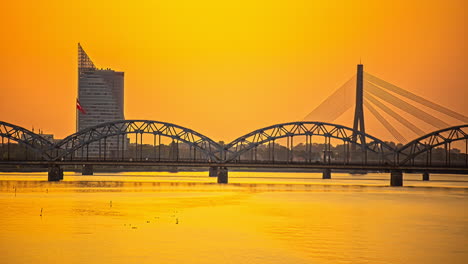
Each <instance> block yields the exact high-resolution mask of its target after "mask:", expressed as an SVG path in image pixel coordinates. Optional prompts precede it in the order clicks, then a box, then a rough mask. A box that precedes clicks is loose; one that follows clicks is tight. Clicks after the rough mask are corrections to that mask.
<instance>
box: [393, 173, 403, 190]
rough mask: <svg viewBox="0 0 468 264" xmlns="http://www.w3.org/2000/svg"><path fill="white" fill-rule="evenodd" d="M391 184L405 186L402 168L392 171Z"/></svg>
mask: <svg viewBox="0 0 468 264" xmlns="http://www.w3.org/2000/svg"><path fill="white" fill-rule="evenodd" d="M390 186H392V187H397V186H403V172H402V171H401V170H394V171H391V172H390Z"/></svg>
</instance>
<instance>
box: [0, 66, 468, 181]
mask: <svg viewBox="0 0 468 264" xmlns="http://www.w3.org/2000/svg"><path fill="white" fill-rule="evenodd" d="M352 80H354V78H353V79H352ZM350 83H351V82H350V81H348V82H347V83H346V84H345V85H344V86H343V87H341V88H340V89H338V90H337V91H336V92H335V93H334V94H332V95H331V96H330V97H329V98H327V99H326V100H325V101H324V102H323V103H322V104H321V105H319V106H318V107H317V108H316V109H315V110H314V111H313V112H312V113H311V114H309V115H308V117H307V118H311V117H315V116H320V115H322V116H324V115H325V116H327V117H326V118H328V119H336V118H337V117H338V116H340V115H341V114H343V113H344V112H345V111H346V110H348V109H349V108H350V104H339V106H340V107H336V106H337V104H336V101H337V100H338V99H339V98H342V97H343V96H342V95H343V94H344V93H349V87H350ZM369 87H370V88H369ZM387 90H390V91H391V93H390V92H388V91H387ZM395 94H398V95H401V96H404V97H405V98H408V99H410V100H413V101H415V102H418V103H420V104H423V105H425V106H427V107H429V108H431V109H433V110H435V111H438V112H439V113H442V114H445V115H448V116H450V117H451V118H454V119H457V120H459V121H462V122H465V123H468V122H467V121H468V118H467V117H465V116H463V115H460V114H458V113H455V112H453V111H451V110H449V109H447V108H445V107H442V106H440V105H437V104H435V103H432V102H429V101H427V100H426V99H424V98H422V97H419V96H417V95H414V94H412V93H410V92H408V91H406V90H403V89H401V88H398V87H396V86H394V85H391V84H389V83H387V82H385V81H383V80H380V79H378V78H377V77H374V76H372V75H370V74H367V73H364V71H363V66H362V65H358V73H357V76H356V96H355V99H356V101H355V102H356V103H355V115H354V123H353V128H350V127H346V126H342V125H338V124H333V123H326V122H316V121H297V122H290V123H282V124H276V125H273V126H269V127H265V128H261V129H257V130H255V131H252V132H250V133H248V134H246V135H243V136H241V137H239V138H237V139H235V140H234V141H232V142H230V143H228V144H224V143H221V142H220V143H218V142H215V141H214V140H212V139H210V138H209V137H207V136H204V135H202V134H200V133H198V132H196V131H193V130H191V129H189V128H185V127H182V126H178V125H175V124H171V123H166V122H159V121H151V120H119V121H113V122H108V123H103V124H99V125H97V126H94V127H89V128H86V129H83V130H81V131H78V132H76V133H74V134H72V135H69V136H67V137H66V138H64V139H63V140H61V141H59V142H51V141H49V140H47V139H46V138H44V137H43V136H41V135H40V134H36V133H34V132H32V131H29V130H27V129H25V128H23V127H20V126H16V125H14V124H10V123H7V122H1V121H0V137H1V140H2V141H1V147H0V166H3V167H5V166H36V167H37V166H42V167H47V168H48V169H49V180H61V179H63V167H64V166H65V167H66V166H69V165H80V166H83V169H82V172H83V174H84V175H89V174H93V166H116V165H118V166H159V167H160V168H161V167H164V168H174V167H183V166H186V167H209V168H210V171H209V174H210V176H217V177H218V182H219V183H227V182H228V168H237V167H242V168H254V169H262V168H278V169H279V168H291V169H304V170H305V169H315V170H321V171H323V178H324V179H327V178H330V177H331V172H332V171H342V172H366V171H377V172H390V173H391V177H390V179H391V180H390V183H391V185H392V186H402V184H403V173H404V172H412V173H422V174H423V180H429V174H430V173H452V174H457V173H459V174H468V154H467V153H468V124H464V125H458V126H450V125H449V124H448V123H446V122H445V121H442V120H441V119H439V118H437V117H434V116H432V115H430V114H428V113H427V112H424V111H422V110H420V109H419V108H417V107H415V106H413V104H410V103H408V102H406V101H404V100H402V99H400V98H398V97H397V96H396V95H395ZM348 97H349V96H348ZM337 98H338V99H337ZM378 99H381V100H383V101H386V102H387V103H389V104H391V105H393V106H396V107H398V108H400V109H401V110H403V111H405V112H407V113H409V114H411V115H413V116H414V117H416V118H418V119H420V120H422V121H424V122H426V123H427V124H429V125H431V126H434V127H435V128H436V130H435V131H433V132H431V133H427V134H424V132H423V130H422V129H420V128H418V127H416V126H415V125H414V123H413V122H411V121H409V120H407V119H405V118H404V117H402V116H400V115H399V114H397V112H396V111H394V110H392V109H391V108H390V107H388V106H387V105H386V104H384V103H382V102H381V101H379V100H378ZM330 106H332V107H330ZM364 106H365V107H366V108H367V109H368V110H369V111H370V113H372V114H373V115H374V116H375V117H376V118H377V120H379V121H381V123H382V125H383V126H384V127H385V128H387V129H388V131H389V132H390V133H391V134H392V135H393V136H394V137H395V138H396V139H397V141H398V142H399V143H406V144H399V145H396V144H394V143H391V142H384V141H383V140H380V139H378V138H376V137H373V136H371V135H369V134H367V133H366V131H365V124H364V110H363V107H364ZM374 106H375V107H377V108H379V109H380V110H382V111H383V112H385V113H386V114H388V115H389V116H391V117H393V118H395V119H397V120H398V122H399V123H401V124H402V125H404V126H405V127H407V128H408V129H409V130H411V131H412V132H414V133H415V134H417V135H418V136H417V138H416V139H414V140H412V141H409V142H408V141H407V140H406V138H405V137H403V136H402V135H401V133H399V132H398V129H396V128H395V127H393V126H392V125H390V122H389V121H388V120H387V119H386V118H384V117H383V116H382V115H381V114H380V113H379V112H378V111H377V110H376V109H375V108H374ZM327 108H328V109H332V110H329V111H327V110H326V109H327ZM110 138H113V140H109V139H110ZM130 138H132V139H134V142H133V143H132V144H129V143H128V142H129V139H130ZM108 141H109V142H114V145H110V144H109V143H108ZM115 142H116V143H117V145H115ZM294 142H296V144H294ZM454 144H458V145H457V146H464V153H463V149H462V150H460V149H457V148H454V147H453V145H454ZM90 146H93V147H92V148H91V147H90Z"/></svg>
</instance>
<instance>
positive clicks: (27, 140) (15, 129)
mask: <svg viewBox="0 0 468 264" xmlns="http://www.w3.org/2000/svg"><path fill="white" fill-rule="evenodd" d="M0 137H1V138H2V142H1V143H2V146H4V145H5V144H8V148H9V143H10V141H11V140H12V141H15V142H17V143H18V144H20V145H23V146H25V147H27V149H31V150H32V151H34V152H36V153H38V154H40V155H41V156H42V157H43V158H45V159H50V158H51V154H50V153H49V152H48V151H49V150H50V149H51V148H53V145H54V144H53V142H50V141H49V140H47V139H45V138H43V137H42V136H41V135H38V134H36V133H34V132H32V131H30V130H28V129H26V128H23V127H20V126H17V125H13V124H10V123H7V122H3V121H0ZM5 138H6V139H7V142H6V143H5V141H4V139H5ZM8 155H9V150H8Z"/></svg>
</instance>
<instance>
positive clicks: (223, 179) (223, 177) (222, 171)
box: [218, 167, 228, 184]
mask: <svg viewBox="0 0 468 264" xmlns="http://www.w3.org/2000/svg"><path fill="white" fill-rule="evenodd" d="M218 183H223V184H225V183H228V169H227V168H226V167H220V168H219V169H218Z"/></svg>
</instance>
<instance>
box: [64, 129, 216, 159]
mask: <svg viewBox="0 0 468 264" xmlns="http://www.w3.org/2000/svg"><path fill="white" fill-rule="evenodd" d="M127 134H136V135H135V138H136V143H137V147H138V135H140V144H141V143H142V141H143V134H150V135H153V136H154V143H156V141H157V139H159V144H160V143H161V137H167V138H170V139H172V140H174V141H176V142H178V143H179V142H180V143H185V144H187V145H189V146H190V147H192V148H193V149H194V152H195V151H196V150H199V151H201V152H202V153H203V154H205V155H206V157H207V158H208V160H209V161H213V162H219V161H220V156H221V154H220V153H221V151H222V149H221V147H220V145H219V144H217V143H216V142H214V141H213V140H211V139H210V138H208V137H206V136H204V135H202V134H200V133H198V132H195V131H193V130H191V129H188V128H185V127H182V126H178V125H174V124H171V123H165V122H159V121H151V120H120V121H113V122H107V123H103V124H100V125H97V126H94V127H89V128H86V129H83V130H81V131H78V132H77V133H75V134H72V135H70V136H68V137H66V138H65V139H63V140H62V141H61V142H59V143H58V144H57V145H56V146H55V148H56V149H57V150H60V151H59V152H60V153H59V154H58V155H57V157H56V158H55V159H56V160H59V159H63V158H67V156H69V157H72V155H73V154H72V153H73V152H75V151H76V150H78V149H80V148H84V147H87V146H89V144H91V143H93V142H99V141H101V140H105V139H106V138H109V137H113V136H121V138H122V141H123V140H124V136H125V135H127ZM104 145H105V144H104ZM103 152H104V153H105V151H103ZM194 155H196V154H195V153H194ZM104 158H105V156H104Z"/></svg>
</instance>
